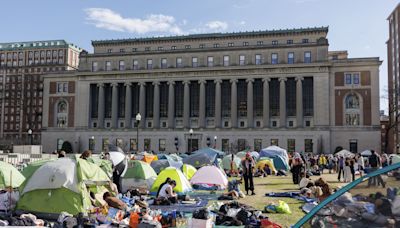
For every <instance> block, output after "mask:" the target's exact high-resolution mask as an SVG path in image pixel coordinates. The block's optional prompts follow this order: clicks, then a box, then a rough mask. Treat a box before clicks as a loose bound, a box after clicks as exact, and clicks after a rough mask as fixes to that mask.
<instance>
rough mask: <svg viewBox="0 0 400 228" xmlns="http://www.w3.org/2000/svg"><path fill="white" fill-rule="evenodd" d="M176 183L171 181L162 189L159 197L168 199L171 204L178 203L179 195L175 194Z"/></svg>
mask: <svg viewBox="0 0 400 228" xmlns="http://www.w3.org/2000/svg"><path fill="white" fill-rule="evenodd" d="M175 186H176V181H174V180H171V181H169V182H168V183H167V184H165V185H164V186H162V188H161V189H160V193H159V195H158V196H159V197H163V198H167V199H168V200H169V201H170V202H172V203H176V201H177V199H178V195H177V194H176V193H175V192H174V188H175Z"/></svg>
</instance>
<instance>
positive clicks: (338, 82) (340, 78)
mask: <svg viewBox="0 0 400 228" xmlns="http://www.w3.org/2000/svg"><path fill="white" fill-rule="evenodd" d="M335 86H344V73H343V72H336V73H335Z"/></svg>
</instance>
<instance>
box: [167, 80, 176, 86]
mask: <svg viewBox="0 0 400 228" xmlns="http://www.w3.org/2000/svg"><path fill="white" fill-rule="evenodd" d="M167 84H168V85H175V81H167Z"/></svg>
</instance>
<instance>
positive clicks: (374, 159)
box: [368, 150, 386, 188]
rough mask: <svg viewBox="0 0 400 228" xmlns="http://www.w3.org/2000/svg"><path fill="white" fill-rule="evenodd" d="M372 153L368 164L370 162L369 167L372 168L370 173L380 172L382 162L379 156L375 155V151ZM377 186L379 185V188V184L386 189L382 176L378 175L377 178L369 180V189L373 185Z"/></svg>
mask: <svg viewBox="0 0 400 228" xmlns="http://www.w3.org/2000/svg"><path fill="white" fill-rule="evenodd" d="M371 153H372V155H371V156H369V158H368V162H369V165H370V167H371V168H370V172H374V171H376V170H378V169H379V168H380V167H381V160H380V158H379V157H378V155H376V154H375V151H374V150H371ZM377 182H378V183H377ZM376 184H378V186H379V184H381V185H382V187H384V188H385V186H386V184H385V182H384V181H383V180H382V177H381V175H376V176H374V177H371V178H369V179H368V187H370V186H371V185H376Z"/></svg>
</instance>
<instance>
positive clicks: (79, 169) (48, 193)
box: [17, 158, 110, 216]
mask: <svg viewBox="0 0 400 228" xmlns="http://www.w3.org/2000/svg"><path fill="white" fill-rule="evenodd" d="M109 181H110V179H109V178H108V176H107V174H106V173H105V172H104V171H103V170H102V169H101V168H100V167H98V166H97V165H96V164H93V163H91V162H88V161H86V160H83V159H79V158H78V159H70V158H59V159H57V160H54V161H49V162H47V163H45V164H43V165H42V166H40V167H39V168H38V169H37V170H36V171H35V172H34V173H33V174H32V175H31V177H30V178H29V179H27V180H26V181H25V182H24V183H23V184H22V185H21V187H20V195H21V197H20V199H19V201H18V203H17V210H20V211H23V212H25V211H28V212H32V213H35V214H37V213H39V214H41V213H43V214H52V215H54V216H58V215H59V214H60V213H61V212H64V211H65V212H67V213H70V214H72V215H77V214H78V213H80V212H82V213H85V212H87V210H88V209H89V207H90V205H91V202H90V196H89V192H88V191H87V187H90V188H91V190H93V192H94V193H96V192H97V191H100V190H101V189H104V187H105V186H106V185H108V184H109Z"/></svg>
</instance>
